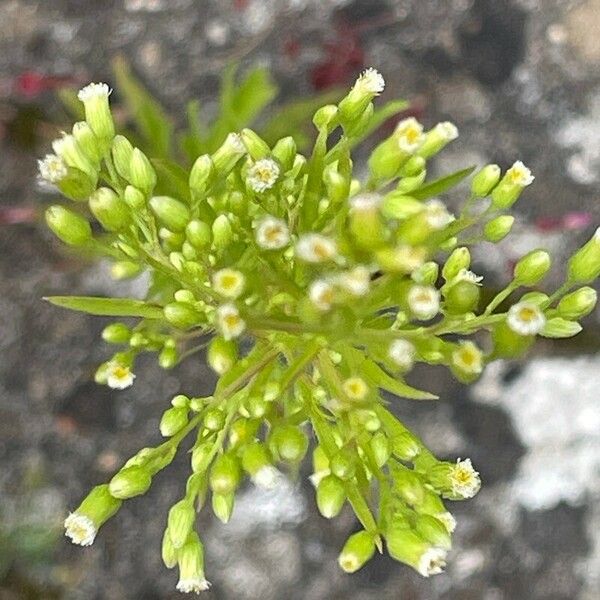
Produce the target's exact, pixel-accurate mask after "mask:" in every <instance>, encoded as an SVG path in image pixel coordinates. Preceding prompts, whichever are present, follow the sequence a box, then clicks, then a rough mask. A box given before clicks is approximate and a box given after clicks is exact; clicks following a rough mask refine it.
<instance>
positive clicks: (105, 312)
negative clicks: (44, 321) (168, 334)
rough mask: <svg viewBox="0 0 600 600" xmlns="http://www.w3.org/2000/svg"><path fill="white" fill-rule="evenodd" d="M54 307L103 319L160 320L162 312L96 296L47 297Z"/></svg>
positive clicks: (138, 303) (126, 300)
mask: <svg viewBox="0 0 600 600" xmlns="http://www.w3.org/2000/svg"><path fill="white" fill-rule="evenodd" d="M44 300H47V301H48V302H50V303H51V304H54V305H55V306H60V307H61V308H68V309H70V310H78V311H80V312H84V313H88V314H90V315H99V316H103V317H143V318H146V319H160V318H162V316H163V311H162V308H161V307H160V306H155V305H153V304H147V303H146V302H143V301H142V300H133V299H132V298H100V297H96V296H48V297H46V298H44Z"/></svg>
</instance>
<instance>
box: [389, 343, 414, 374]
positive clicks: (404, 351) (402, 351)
mask: <svg viewBox="0 0 600 600" xmlns="http://www.w3.org/2000/svg"><path fill="white" fill-rule="evenodd" d="M415 355H416V349H415V347H414V345H413V344H412V343H411V342H409V341H408V340H402V339H399V340H394V341H393V342H392V343H391V344H390V347H389V350H388V356H389V357H390V358H391V359H392V361H393V362H394V363H395V364H397V365H398V366H399V367H400V368H401V369H403V370H405V371H408V370H409V369H411V368H412V366H413V364H414V362H415Z"/></svg>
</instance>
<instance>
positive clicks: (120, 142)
mask: <svg viewBox="0 0 600 600" xmlns="http://www.w3.org/2000/svg"><path fill="white" fill-rule="evenodd" d="M112 158H113V163H114V165H115V169H116V170H117V173H118V174H119V175H120V176H121V177H122V178H123V179H125V180H126V181H129V178H130V173H131V169H130V166H131V159H132V158H133V146H132V145H131V142H130V141H129V140H128V139H127V138H126V137H125V136H123V135H117V136H115V139H114V140H113V142H112Z"/></svg>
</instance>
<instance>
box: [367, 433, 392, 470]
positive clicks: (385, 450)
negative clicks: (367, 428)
mask: <svg viewBox="0 0 600 600" xmlns="http://www.w3.org/2000/svg"><path fill="white" fill-rule="evenodd" d="M369 445H370V446H371V451H372V452H373V456H374V457H375V462H376V463H377V466H378V467H383V465H385V463H387V461H388V459H389V458H390V454H391V449H390V441H389V439H388V437H387V435H385V433H383V432H381V431H380V432H378V433H376V434H375V435H374V436H373V437H372V438H371V441H370V442H369Z"/></svg>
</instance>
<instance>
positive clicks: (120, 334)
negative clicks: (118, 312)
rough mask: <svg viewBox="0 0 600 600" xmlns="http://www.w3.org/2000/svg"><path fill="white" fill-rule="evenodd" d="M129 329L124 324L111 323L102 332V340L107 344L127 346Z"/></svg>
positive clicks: (129, 335)
mask: <svg viewBox="0 0 600 600" xmlns="http://www.w3.org/2000/svg"><path fill="white" fill-rule="evenodd" d="M130 337H131V329H129V327H127V325H125V323H111V324H110V325H107V326H106V327H105V328H104V329H103V330H102V339H103V340H104V341H105V342H108V343H109V344H127V342H129V338H130Z"/></svg>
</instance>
